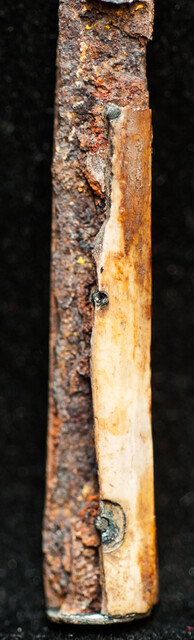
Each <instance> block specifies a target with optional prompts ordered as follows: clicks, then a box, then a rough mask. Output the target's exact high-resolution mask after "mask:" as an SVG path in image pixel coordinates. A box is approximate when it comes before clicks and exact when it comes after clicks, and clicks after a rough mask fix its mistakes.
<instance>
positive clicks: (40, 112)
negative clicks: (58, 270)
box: [0, 0, 194, 640]
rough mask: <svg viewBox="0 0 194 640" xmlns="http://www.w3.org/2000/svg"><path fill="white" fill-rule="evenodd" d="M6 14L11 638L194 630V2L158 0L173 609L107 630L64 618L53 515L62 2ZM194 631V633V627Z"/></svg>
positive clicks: (0, 598) (156, 329)
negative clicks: (49, 572) (53, 558)
mask: <svg viewBox="0 0 194 640" xmlns="http://www.w3.org/2000/svg"><path fill="white" fill-rule="evenodd" d="M0 17H1V31H2V36H1V54H2V71H1V94H0V101H1V105H2V110H1V114H2V115H1V124H0V130H1V236H0V237H1V257H2V258H3V259H2V260H1V278H0V280H1V287H2V291H1V298H0V306H1V314H0V315H1V332H0V338H1V347H2V353H3V359H2V366H1V372H0V376H1V385H0V404H1V471H0V473H1V530H0V556H1V557H0V640H19V639H21V640H32V639H36V640H50V639H51V640H54V639H55V638H56V639H60V640H61V639H62V638H65V637H67V638H73V639H74V640H76V639H77V638H88V640H89V639H91V638H92V639H93V638H96V637H97V638H98V640H100V639H101V638H105V636H106V637H107V638H110V640H116V638H122V639H123V640H124V638H126V640H129V639H130V640H132V638H134V640H140V639H146V640H164V639H165V640H183V639H185V638H186V639H187V638H191V637H192V636H193V637H194V586H193V580H194V464H193V459H194V425H193V423H194V210H193V182H194V180H193V175H194V170H193V151H194V139H193V124H194V123H193V120H194V116H193V113H194V109H193V89H192V77H193V66H194V56H193V22H194V4H193V0H187V2H186V0H157V3H156V19H155V32H154V33H155V37H154V42H153V44H151V45H150V46H149V52H148V73H149V87H150V96H151V106H152V108H153V125H154V156H153V343H152V363H153V433H154V448H155V476H156V512H157V524H158V550H159V566H160V603H159V605H158V606H157V607H156V608H155V611H154V613H153V615H152V616H151V618H150V619H147V620H144V621H139V622H137V623H136V624H131V623H129V624H127V625H121V626H115V627H112V628H107V629H99V628H98V629H96V630H95V629H93V628H90V629H85V628H79V627H76V629H74V628H73V627H68V626H64V627H63V626H62V627H60V626H55V625H54V624H51V623H50V622H49V621H48V620H47V618H46V616H45V612H44V596H43V589H42V576H41V562H42V560H41V520H42V511H43V501H44V469H45V442H46V411H47V357H48V350H47V343H48V309H49V299H48V292H49V239H50V219H51V179H50V164H51V155H52V124H53V98H54V83H55V46H56V36H57V1H56V0H48V1H47V2H45V1H43V0H34V2H33V3H30V2H28V1H27V2H24V1H23V2H22V1H21V2H20V0H18V2H13V0H7V1H6V3H2V4H1V7H0ZM192 627H193V629H192Z"/></svg>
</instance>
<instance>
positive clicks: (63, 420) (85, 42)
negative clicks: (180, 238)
mask: <svg viewBox="0 0 194 640" xmlns="http://www.w3.org/2000/svg"><path fill="white" fill-rule="evenodd" d="M152 23H153V2H152V0H149V1H148V2H146V3H138V2H133V3H131V4H129V5H126V4H125V5H121V6H113V5H112V4H109V3H101V2H97V1H95V0H94V1H92V0H91V1H87V0H72V2H71V3H69V2H68V1H67V0H60V3H59V38H58V51H57V89H56V107H55V133H54V158H53V169H52V174H53V231H52V260H51V263H52V264H51V330H50V382H49V427H48V455H47V482H46V503H45V516H44V530H43V551H44V582H45V594H46V601H47V607H51V608H52V609H53V608H54V609H55V616H56V611H58V612H61V615H64V616H65V615H81V614H83V613H84V615H85V614H88V615H92V614H94V613H99V612H100V611H101V605H102V583H103V579H104V578H103V572H102V567H101V563H100V561H99V546H100V536H99V533H98V532H97V530H96V527H95V518H96V515H97V514H98V513H99V486H98V475H97V463H96V451H95V442H94V429H93V407H92V397H91V383H90V366H89V361H90V339H91V331H92V325H93V309H92V304H91V291H92V290H93V289H94V288H95V287H96V268H95V260H94V256H93V249H94V244H95V238H96V236H97V235H98V233H99V231H100V229H101V228H102V227H103V223H104V221H105V219H106V211H107V204H106V203H107V198H108V197H109V195H108V194H109V191H110V177H111V176H110V175H109V169H108V167H109V166H110V163H109V158H110V152H109V148H108V145H109V142H108V138H109V133H108V131H109V129H108V121H107V117H106V114H105V111H106V106H107V105H109V104H110V103H112V104H114V105H117V106H118V107H122V108H123V107H127V106H128V105H129V104H130V106H131V108H133V109H145V108H146V107H147V106H148V91H147V80H146V59H145V56H146V43H147V39H148V38H150V37H151V35H152ZM52 617H54V614H53V616H52Z"/></svg>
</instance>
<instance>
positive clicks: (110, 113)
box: [104, 103, 121, 120]
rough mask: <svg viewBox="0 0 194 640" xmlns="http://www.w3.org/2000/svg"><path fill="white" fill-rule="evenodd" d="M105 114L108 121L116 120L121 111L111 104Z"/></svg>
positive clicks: (107, 106)
mask: <svg viewBox="0 0 194 640" xmlns="http://www.w3.org/2000/svg"><path fill="white" fill-rule="evenodd" d="M104 113H105V116H106V117H107V118H108V120H115V119H116V118H119V116H120V114H121V109H119V107H117V105H116V104H111V103H110V104H107V105H106V107H105V110H104Z"/></svg>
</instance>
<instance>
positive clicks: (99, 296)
mask: <svg viewBox="0 0 194 640" xmlns="http://www.w3.org/2000/svg"><path fill="white" fill-rule="evenodd" d="M91 301H92V304H93V305H94V307H104V306H105V305H107V304H108V302H109V300H108V296H107V293H105V291H99V290H98V289H96V290H95V291H93V292H92V294H91Z"/></svg>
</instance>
